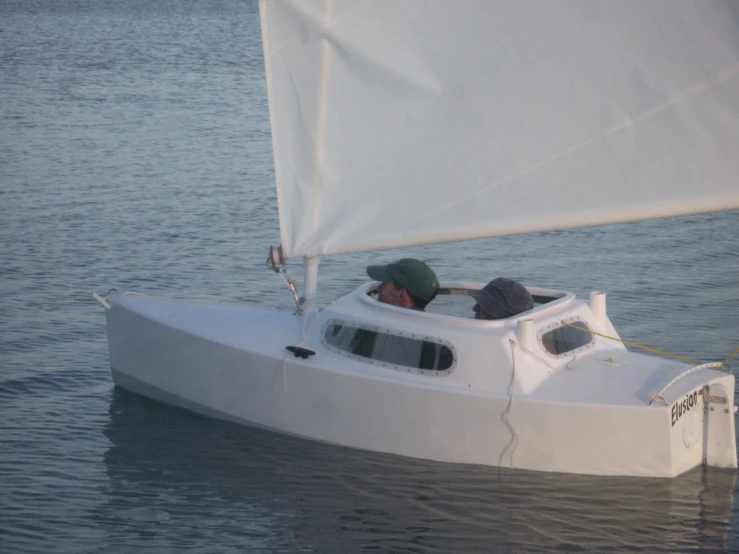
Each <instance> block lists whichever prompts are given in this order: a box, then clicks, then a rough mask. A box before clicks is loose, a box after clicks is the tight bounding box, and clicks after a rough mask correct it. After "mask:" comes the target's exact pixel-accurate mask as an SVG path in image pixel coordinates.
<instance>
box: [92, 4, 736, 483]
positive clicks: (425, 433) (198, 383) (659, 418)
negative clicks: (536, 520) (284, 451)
mask: <svg viewBox="0 0 739 554" xmlns="http://www.w3.org/2000/svg"><path fill="white" fill-rule="evenodd" d="M260 17H261V25H262V39H263V47H264V59H265V68H266V78H267V90H268V97H269V106H270V117H271V127H272V137H273V150H274V161H275V175H276V187H277V197H278V211H279V220H280V235H281V237H280V238H281V244H280V246H279V247H274V248H272V249H271V250H270V257H269V260H268V261H269V264H270V266H271V267H272V268H273V269H275V270H276V271H278V272H281V273H283V274H285V272H286V267H287V264H288V262H289V261H290V260H296V259H297V260H300V258H302V259H303V263H304V266H305V283H304V288H303V291H302V294H299V293H298V291H297V288H296V287H295V286H294V284H293V283H292V281H289V282H290V283H291V284H293V288H294V295H295V301H296V302H295V307H294V308H293V307H291V308H279V307H270V306H262V305H207V304H199V303H193V302H180V301H172V300H166V299H159V298H152V297H147V296H143V295H139V294H134V293H123V294H109V295H107V296H105V297H101V296H98V295H95V296H96V298H97V299H98V300H99V302H100V303H101V304H103V306H104V307H105V308H106V320H107V332H108V344H109V352H110V362H111V367H112V376H113V381H114V383H115V384H116V385H117V386H120V387H123V388H125V389H128V390H130V391H133V392H135V393H138V394H142V395H145V396H148V397H151V398H153V399H156V400H159V401H162V402H165V403H168V404H172V405H175V406H180V407H184V408H186V409H190V410H193V411H195V412H198V413H202V414H206V415H209V416H213V417H217V418H222V419H226V420H231V421H235V422H239V423H243V424H246V425H252V426H257V427H261V428H266V429H271V430H274V431H277V432H280V433H286V434H290V435H295V436H299V437H304V438H307V439H312V440H315V441H322V442H326V443H332V444H338V445H344V446H347V447H352V448H358V449H365V450H371V451H377V452H385V453H390V454H396V455H402V456H408V457H417V458H424V459H430V460H438V461H441V462H454V463H468V464H483V465H489V466H502V467H509V468H521V469H527V470H539V471H554V472H568V473H582V474H593V475H633V476H653V477H655V476H658V477H674V476H677V475H680V474H682V473H684V472H686V471H689V470H691V469H693V468H695V467H698V466H701V465H707V466H716V467H723V468H736V467H737V453H736V438H735V421H734V417H735V415H734V414H735V411H736V409H735V406H734V377H733V375H731V374H730V373H729V372H727V371H726V368H725V367H722V364H720V363H708V364H691V363H685V362H682V361H676V360H674V359H664V358H662V357H657V356H652V355H647V354H643V353H639V352H634V351H631V350H629V349H627V348H626V346H625V345H624V344H623V343H622V342H619V340H618V339H620V337H619V335H618V333H617V331H616V329H614V327H613V325H612V323H611V321H610V319H609V317H608V314H607V307H606V296H605V294H604V293H602V292H593V293H592V294H591V295H590V296H589V297H587V298H579V297H577V296H576V295H574V294H573V293H571V292H567V291H561V290H552V289H548V288H535V287H529V292H530V293H531V294H532V296H533V298H534V300H535V305H534V307H533V309H531V310H528V311H526V312H524V313H521V314H518V315H515V316H512V317H509V318H506V319H501V320H491V321H480V320H475V319H471V318H469V317H458V316H453V315H443V314H439V313H434V312H424V311H417V310H409V309H404V308H399V307H395V306H390V305H387V304H383V303H381V302H379V301H378V299H377V298H376V297H374V296H373V292H374V291H375V290H376V288H377V286H378V285H379V283H377V282H368V283H366V284H363V285H362V286H360V287H359V288H357V289H356V290H355V291H353V292H351V293H350V294H348V295H346V296H344V297H342V298H340V299H338V300H337V301H335V302H333V303H331V304H329V305H327V306H318V303H317V301H316V288H317V276H318V268H319V262H320V259H321V258H322V257H326V256H335V255H341V254H344V253H352V252H360V251H368V250H382V249H390V248H400V247H408V246H416V245H422V244H436V243H443V242H453V241H464V240H472V239H478V238H484V237H495V236H504V235H511V234H517V233H532V232H539V231H548V230H556V229H565V228H573V227H581V226H591V225H605V224H609V223H615V222H626V221H636V220H643V219H650V218H657V217H669V216H676V215H682V214H690V213H700V212H711V211H719V210H729V209H736V208H739V156H737V152H739V40H738V39H737V37H739V7H738V6H737V3H736V2H733V1H731V0H710V1H704V2H694V1H692V0H669V1H659V0H653V1H650V2H642V1H637V0H624V1H622V2H617V3H616V2H613V3H604V2H595V1H593V2H587V1H586V2H583V1H581V0H561V1H559V2H548V1H530V2H519V1H518V0H496V1H494V2H491V1H489V0H467V1H465V2H464V3H459V2H450V1H447V0H405V1H403V2H395V1H392V0H279V1H278V0H261V1H260ZM482 285H483V283H466V282H442V283H441V289H440V292H439V294H440V295H449V298H453V297H454V296H455V295H466V294H467V293H469V292H470V291H474V290H479V289H480V288H481V287H482Z"/></svg>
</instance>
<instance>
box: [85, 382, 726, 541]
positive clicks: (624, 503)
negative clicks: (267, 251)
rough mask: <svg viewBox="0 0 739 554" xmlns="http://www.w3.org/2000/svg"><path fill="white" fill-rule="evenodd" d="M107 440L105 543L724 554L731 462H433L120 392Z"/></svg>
mask: <svg viewBox="0 0 739 554" xmlns="http://www.w3.org/2000/svg"><path fill="white" fill-rule="evenodd" d="M106 435H107V437H108V438H109V439H110V441H111V443H112V444H111V446H110V448H109V450H108V451H107V452H106V454H105V464H106V468H107V472H108V475H109V478H110V481H111V487H110V491H109V493H108V502H107V504H106V505H104V506H101V507H100V508H99V511H100V514H99V516H100V520H101V521H104V522H106V523H105V527H106V533H107V538H106V541H107V542H108V543H109V544H111V545H112V546H115V545H122V544H125V545H126V546H128V547H131V546H135V545H136V544H137V543H140V545H141V546H148V547H152V546H167V547H173V546H177V545H181V546H183V547H187V546H197V545H202V544H209V545H211V546H213V545H219V547H220V548H235V549H248V548H252V549H256V550H258V551H297V550H301V551H308V552H310V551H316V552H342V551H344V552H345V551H347V550H352V549H357V548H376V549H379V550H381V551H388V550H394V549H405V550H407V551H411V552H413V551H419V552H434V551H438V552H451V551H458V552H459V551H473V550H479V551H496V550H507V549H510V550H513V551H532V550H562V551H572V550H583V551H604V550H618V551H623V550H643V551H650V552H678V551H680V552H685V551H689V550H696V549H714V548H715V549H729V550H730V549H731V547H730V545H729V544H727V542H728V532H729V529H730V524H729V520H730V518H731V515H732V507H733V497H734V487H735V480H736V473H735V472H734V471H726V470H718V469H715V468H711V469H708V470H700V469H699V470H694V471H691V472H689V473H687V474H685V475H682V476H680V477H678V478H674V479H648V478H630V477H593V476H583V475H568V474H552V473H540V472H528V471H521V470H515V471H513V470H505V469H499V468H491V467H482V466H465V465H456V464H441V463H435V462H429V461H425V460H415V459H407V458H400V457H395V456H389V455H382V454H375V453H371V452H363V451H357V450H351V449H348V448H341V447H335V446H331V445H324V444H319V443H315V442H311V441H305V440H301V439H297V438H292V437H286V436H283V435H278V434H276V433H271V432H267V431H262V430H257V429H250V428H247V427H242V426H239V425H235V424H231V423H227V422H223V421H217V420H211V419H208V418H204V417H200V416H197V415H194V414H192V413H189V412H185V411H182V410H179V409H176V408H172V407H169V406H165V405H162V404H158V403H156V402H153V401H150V400H147V399H145V398H143V397H139V396H136V395H133V394H131V393H128V392H126V391H124V390H122V389H116V390H115V392H114V396H113V400H112V403H111V408H110V422H109V425H108V426H107V428H106ZM132 519H133V520H136V529H137V531H136V532H137V536H135V537H131V534H130V529H131V527H130V525H129V524H130V522H131V520H132ZM146 522H148V523H149V524H150V525H147V524H146Z"/></svg>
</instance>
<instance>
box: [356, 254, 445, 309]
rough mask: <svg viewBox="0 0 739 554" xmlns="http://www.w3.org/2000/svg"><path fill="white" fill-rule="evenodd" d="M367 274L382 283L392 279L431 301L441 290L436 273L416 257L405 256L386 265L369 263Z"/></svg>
mask: <svg viewBox="0 0 739 554" xmlns="http://www.w3.org/2000/svg"><path fill="white" fill-rule="evenodd" d="M367 275H369V276H370V277H371V278H372V279H374V280H375V281H380V282H382V283H387V282H389V281H392V282H394V283H396V284H397V285H398V286H400V287H402V288H404V289H405V290H407V291H408V292H409V293H411V294H412V295H413V296H415V297H417V298H420V299H421V300H426V301H429V300H431V299H432V298H433V297H434V296H435V295H436V293H437V292H439V280H438V279H437V278H436V273H434V272H433V270H432V269H431V268H430V267H429V266H427V265H426V264H425V263H424V262H422V261H420V260H416V259H414V258H403V259H402V260H398V261H397V262H394V263H391V264H386V265H369V266H367Z"/></svg>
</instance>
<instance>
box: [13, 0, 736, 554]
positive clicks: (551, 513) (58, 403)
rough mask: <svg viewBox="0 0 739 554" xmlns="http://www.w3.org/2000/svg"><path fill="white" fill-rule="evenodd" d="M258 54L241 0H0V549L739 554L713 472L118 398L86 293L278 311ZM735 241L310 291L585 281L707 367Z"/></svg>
mask: <svg viewBox="0 0 739 554" xmlns="http://www.w3.org/2000/svg"><path fill="white" fill-rule="evenodd" d="M262 63H263V62H262V54H261V43H260V38H259V17H258V11H257V4H256V2H254V1H250V0H242V1H238V0H220V1H219V0H203V1H200V2H194V1H191V0H158V1H157V2H151V1H148V0H147V1H144V0H120V1H117V2H109V1H105V0H88V1H84V2H80V1H72V0H0V254H1V256H0V259H1V260H2V263H1V264H0V441H1V444H0V478H1V480H0V551H2V552H133V551H139V550H148V551H152V552H172V551H178V550H189V551H193V552H245V551H247V552H248V551H250V552H337V553H344V552H362V551H367V552H372V551H374V552H390V551H406V552H506V551H513V552H521V551H565V552H573V551H582V552H594V551H601V552H607V551H612V552H615V551H618V552H622V551H649V552H690V551H732V550H733V551H737V550H739V521H738V520H737V513H738V510H737V500H736V498H737V495H736V492H737V491H736V488H735V473H734V472H728V473H727V472H724V471H717V470H708V471H693V472H691V473H689V474H687V475H684V476H682V477H680V478H677V479H672V480H666V479H660V480H652V479H629V478H595V477H583V476H570V475H552V474H544V473H532V472H524V471H509V470H500V469H495V468H484V467H470V466H456V465H447V464H439V463H432V462H425V461H419V460H409V459H403V458H397V457H393V456H387V455H379V454H372V453H366V452H358V451H353V450H348V449H344V448H339V447H333V446H327V445H320V444H315V443H312V442H307V441H302V440H299V439H294V438H286V437H283V436H279V435H275V434H272V433H268V432H264V431H257V430H252V429H247V428H244V427H239V426H235V425H232V424H229V423H224V422H220V421H214V420H210V419H207V418H202V417H199V416H196V415H193V414H190V413H187V412H184V411H180V410H177V409H174V408H170V407H168V406H164V405H160V404H157V403H154V402H151V401H148V400H146V399H142V398H140V397H137V396H134V395H131V394H128V393H126V392H125V391H121V390H116V389H114V388H113V385H112V382H111V377H110V368H109V365H108V355H107V346H106V341H105V327H104V324H105V322H104V315H103V312H102V309H101V308H100V306H99V305H97V304H96V303H94V301H93V300H92V299H91V297H90V294H91V292H93V291H97V292H100V293H103V292H105V291H107V290H108V289H109V288H112V287H115V288H117V289H118V290H137V291H139V292H147V293H153V294H161V295H167V296H171V297H175V298H194V299H201V300H217V301H228V302H233V301H236V302H256V303H263V304H275V303H282V304H288V303H289V302H290V298H291V297H290V293H289V291H288V290H287V288H286V287H285V286H284V284H283V283H282V281H281V280H280V279H279V277H277V276H276V275H275V274H273V273H271V272H269V271H267V270H266V269H265V268H264V259H265V258H266V254H267V247H268V245H269V244H276V243H278V242H279V238H278V229H277V218H276V215H277V214H276V209H275V195H274V191H273V189H272V186H271V185H272V182H273V179H274V177H273V169H272V162H271V155H272V153H271V143H270V135H269V121H268V113H267V105H266V95H265V86H264V73H263V65H262ZM738 237H739V212H736V211H734V212H724V213H719V214H709V215H700V216H691V217H682V218H675V219H669V220H661V221H649V222H643V223H638V224H629V225H613V226H607V227H602V228H596V229H581V230H573V231H566V232H558V233H545V234H538V235H527V236H519V237H508V238H501V239H493V240H485V241H476V242H473V243H468V244H463V245H444V246H433V247H423V248H415V249H409V250H405V251H402V253H401V252H400V251H392V252H382V253H367V254H357V255H350V256H339V257H335V258H330V259H325V260H323V261H322V263H321V266H320V281H319V291H320V295H321V298H320V299H321V301H322V302H328V301H331V300H332V299H334V298H336V297H338V296H340V295H341V294H344V293H346V292H348V291H350V290H352V289H353V288H354V287H356V286H358V285H359V284H361V283H362V282H364V281H365V280H366V279H367V278H366V276H365V275H364V267H365V266H366V265H367V264H368V263H369V262H372V261H376V260H392V259H395V258H397V257H399V256H400V255H401V254H402V255H413V256H417V257H422V258H424V259H426V260H427V261H428V262H429V263H430V264H431V265H432V266H433V267H434V268H435V269H436V271H437V273H438V274H439V276H440V278H441V279H442V280H469V281H487V280H488V279H491V278H492V277H495V276H499V275H503V276H508V277H514V278H519V279H521V280H523V281H524V282H525V283H526V284H529V285H534V286H543V287H547V288H564V289H569V290H573V291H574V292H577V293H587V292H589V291H591V290H605V291H607V292H608V294H609V296H608V306H609V313H610V315H611V318H612V320H613V322H614V324H615V325H616V327H617V328H618V329H619V331H620V332H621V334H622V335H623V336H624V337H625V338H628V339H630V340H634V341H637V342H640V343H644V344H647V345H649V346H652V347H655V348H659V349H662V350H666V351H669V352H674V353H678V354H682V355H685V356H689V357H691V358H695V359H699V360H705V361H711V360H722V359H724V358H725V357H726V356H728V354H729V353H730V352H731V351H732V350H733V349H734V348H736V347H737V346H739V333H737V327H738V326H737V318H738V317H739V316H738V314H739V249H738V248H737V238H738ZM293 271H294V273H295V276H296V277H298V278H300V277H301V270H300V268H299V267H295V268H294V269H293ZM734 365H736V364H734Z"/></svg>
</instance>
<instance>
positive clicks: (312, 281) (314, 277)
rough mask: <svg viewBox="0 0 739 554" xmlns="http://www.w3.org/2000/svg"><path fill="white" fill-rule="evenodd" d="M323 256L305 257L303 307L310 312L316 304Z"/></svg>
mask: <svg viewBox="0 0 739 554" xmlns="http://www.w3.org/2000/svg"><path fill="white" fill-rule="evenodd" d="M320 262H321V258H319V257H315V258H309V257H307V256H306V257H305V258H303V264H304V266H305V289H304V290H303V302H302V305H301V307H302V308H303V310H305V311H306V312H309V311H310V310H311V309H312V308H313V307H315V305H316V289H317V288H318V264H319V263H320Z"/></svg>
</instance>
